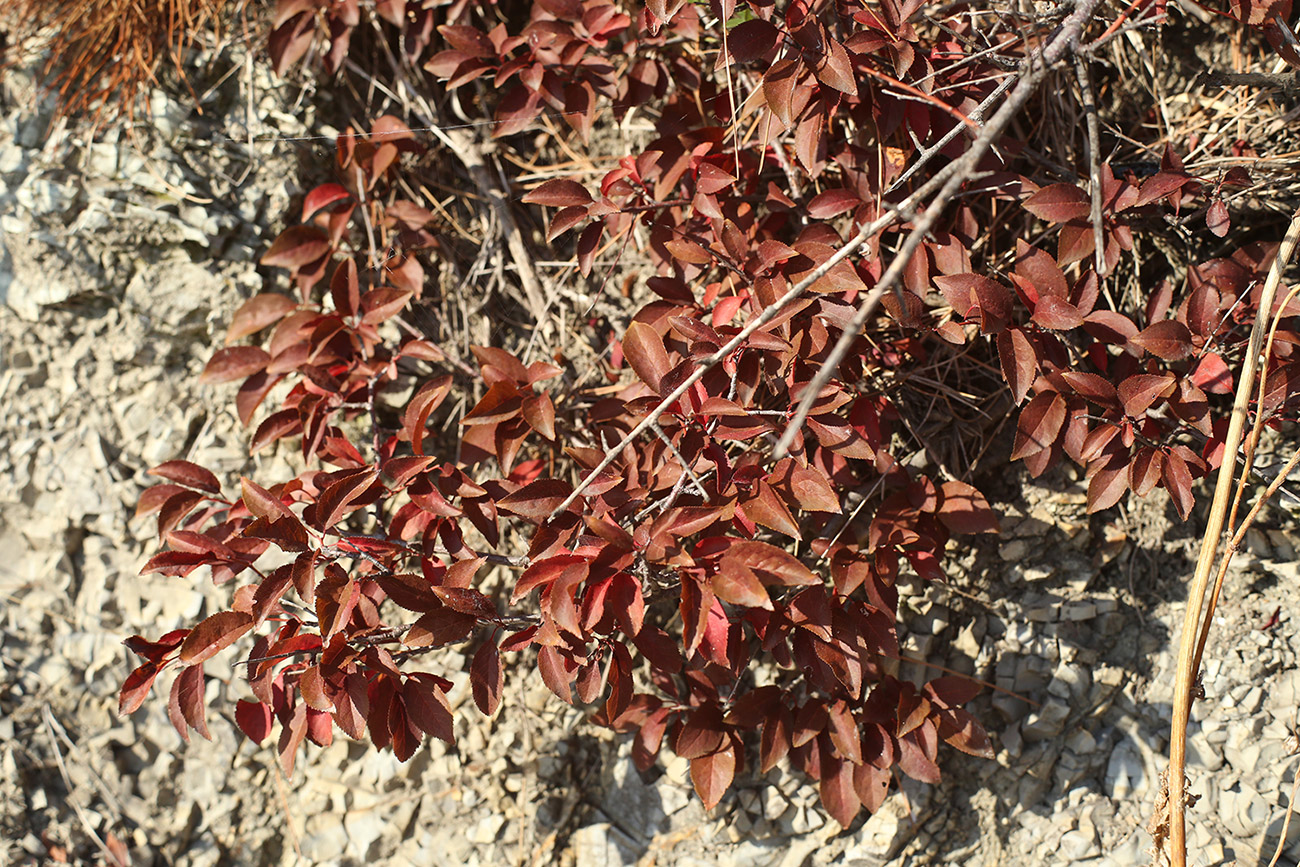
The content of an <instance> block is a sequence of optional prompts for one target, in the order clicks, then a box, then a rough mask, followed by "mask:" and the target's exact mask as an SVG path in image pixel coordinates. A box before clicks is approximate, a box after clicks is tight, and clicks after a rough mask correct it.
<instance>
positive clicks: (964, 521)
mask: <svg viewBox="0 0 1300 867" xmlns="http://www.w3.org/2000/svg"><path fill="white" fill-rule="evenodd" d="M942 490H943V505H942V506H941V507H940V508H939V520H940V521H942V522H943V525H944V526H945V527H947V528H948V529H949V530H952V531H953V532H954V533H997V532H999V531H1000V527H999V525H998V516H997V513H996V512H994V511H993V509H992V508H991V507H990V506H989V503H988V500H986V499H984V495H983V494H981V493H980V492H979V491H977V490H975V489H974V488H972V487H971V486H970V485H968V484H966V483H965V482H944V483H943V488H942Z"/></svg>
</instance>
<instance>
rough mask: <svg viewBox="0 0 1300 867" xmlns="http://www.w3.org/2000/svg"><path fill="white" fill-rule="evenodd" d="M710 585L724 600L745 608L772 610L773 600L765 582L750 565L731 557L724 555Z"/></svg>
mask: <svg viewBox="0 0 1300 867" xmlns="http://www.w3.org/2000/svg"><path fill="white" fill-rule="evenodd" d="M710 587H711V588H712V590H713V592H714V594H715V595H716V596H717V597H718V598H719V599H721V600H722V601H723V602H728V603H730V604H732V605H740V606H743V607H745V608H763V609H766V610H768V611H771V610H772V600H771V599H770V598H769V597H768V595H767V590H766V589H765V588H764V587H763V582H761V581H759V580H758V576H757V575H755V574H754V572H753V570H751V569H750V568H749V567H748V566H746V565H745V564H744V563H741V562H739V561H736V560H732V559H731V558H728V557H725V556H724V557H723V559H722V563H721V564H720V568H719V569H718V572H717V574H716V575H714V576H713V579H712V581H711V582H710Z"/></svg>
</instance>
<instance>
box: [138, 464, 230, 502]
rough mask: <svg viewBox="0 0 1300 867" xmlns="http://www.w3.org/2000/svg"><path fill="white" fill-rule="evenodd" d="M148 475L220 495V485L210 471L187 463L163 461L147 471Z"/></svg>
mask: <svg viewBox="0 0 1300 867" xmlns="http://www.w3.org/2000/svg"><path fill="white" fill-rule="evenodd" d="M149 475H151V476H159V477H161V478H164V479H169V480H171V481H173V482H176V483H177V484H181V485H184V486H185V487H187V488H197V489H198V490H200V491H207V492H208V493H210V494H218V495H219V494H220V493H221V483H220V482H219V481H217V477H216V476H215V475H213V474H212V472H211V471H210V470H206V469H204V468H203V467H201V466H199V465H198V464H194V463H190V462H189V461H165V462H163V463H161V464H159V465H158V466H156V467H153V468H152V469H150V470H149Z"/></svg>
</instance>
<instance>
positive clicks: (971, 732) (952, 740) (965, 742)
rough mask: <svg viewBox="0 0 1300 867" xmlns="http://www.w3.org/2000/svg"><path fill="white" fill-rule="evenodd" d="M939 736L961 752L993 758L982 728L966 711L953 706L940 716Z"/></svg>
mask: <svg viewBox="0 0 1300 867" xmlns="http://www.w3.org/2000/svg"><path fill="white" fill-rule="evenodd" d="M939 737H941V738H943V739H944V740H945V741H947V742H948V744H949V745H950V746H953V747H956V748H957V749H959V750H961V751H962V752H963V753H966V754H968V755H972V756H979V757H981V758H985V759H991V758H993V755H994V752H993V744H992V743H990V742H989V736H988V733H987V732H986V731H984V728H983V727H982V726H981V725H980V724H979V723H978V722H976V721H975V717H973V716H971V715H970V714H969V713H968V712H967V711H964V710H962V709H960V708H954V709H952V710H949V711H945V712H944V713H943V714H942V715H941V717H940V725H939Z"/></svg>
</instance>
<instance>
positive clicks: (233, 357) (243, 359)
mask: <svg viewBox="0 0 1300 867" xmlns="http://www.w3.org/2000/svg"><path fill="white" fill-rule="evenodd" d="M270 362H271V356H270V355H268V354H267V352H266V350H264V349H262V348H261V347H258V346H228V347H226V348H225V349H218V350H217V351H216V353H214V354H213V356H212V358H211V360H209V361H208V363H207V366H206V367H204V368H203V373H201V374H199V382H204V383H212V384H214V385H215V384H217V383H222V382H230V381H232V380H235V379H243V378H244V377H247V376H252V375H253V374H255V373H261V372H262V371H263V370H266V366H267V364H269V363H270Z"/></svg>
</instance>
